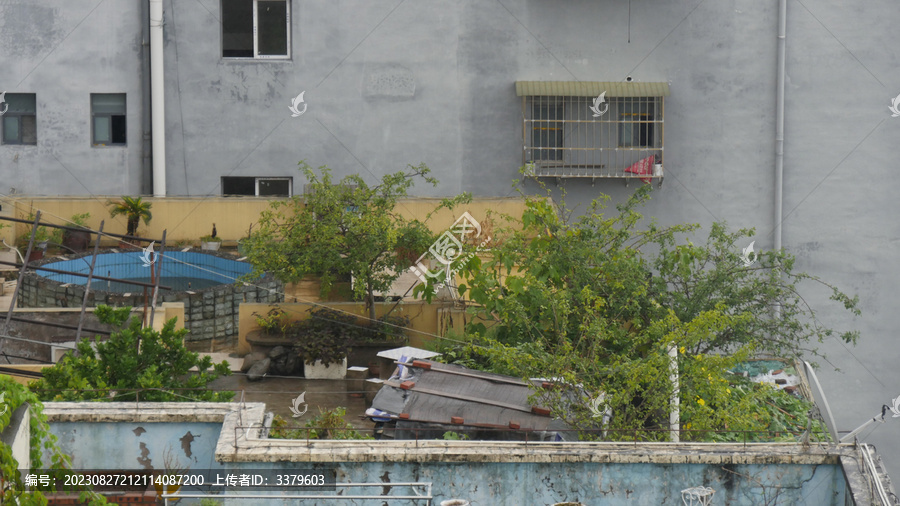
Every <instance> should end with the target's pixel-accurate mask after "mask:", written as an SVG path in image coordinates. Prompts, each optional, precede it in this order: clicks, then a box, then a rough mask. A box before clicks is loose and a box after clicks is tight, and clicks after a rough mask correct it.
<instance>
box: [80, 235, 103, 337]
mask: <svg viewBox="0 0 900 506" xmlns="http://www.w3.org/2000/svg"><path fill="white" fill-rule="evenodd" d="M104 223H105V221H101V222H100V228H99V229H98V230H97V242H95V243H94V255H93V256H92V257H91V269H90V270H89V271H88V278H87V282H86V283H85V284H84V297H82V299H81V314H80V315H79V316H78V330H76V331H75V342H76V343H77V342H78V341H79V340H80V339H81V328H82V326H83V325H84V312H85V310H86V309H87V301H88V294H90V292H91V280H92V279H93V278H94V266H95V265H96V264H97V252H99V251H100V237H102V236H103V224H104Z"/></svg>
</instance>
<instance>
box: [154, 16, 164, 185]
mask: <svg viewBox="0 0 900 506" xmlns="http://www.w3.org/2000/svg"><path fill="white" fill-rule="evenodd" d="M150 102H151V106H150V107H151V112H150V114H151V122H152V128H151V132H152V138H153V196H154V197H165V196H166V109H165V107H166V102H165V78H164V74H163V0H150Z"/></svg>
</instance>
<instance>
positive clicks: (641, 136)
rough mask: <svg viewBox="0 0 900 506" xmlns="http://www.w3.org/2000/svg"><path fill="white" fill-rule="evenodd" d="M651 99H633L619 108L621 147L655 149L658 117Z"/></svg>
mask: <svg viewBox="0 0 900 506" xmlns="http://www.w3.org/2000/svg"><path fill="white" fill-rule="evenodd" d="M651 100H652V99H649V98H638V99H631V100H629V101H625V102H622V103H621V104H620V106H619V111H620V112H619V146H620V147H634V146H638V147H645V148H650V147H653V144H654V142H655V138H654V136H653V126H654V123H655V122H656V115H655V114H653V111H654V109H655V107H654V106H655V105H656V104H655V103H654V102H651Z"/></svg>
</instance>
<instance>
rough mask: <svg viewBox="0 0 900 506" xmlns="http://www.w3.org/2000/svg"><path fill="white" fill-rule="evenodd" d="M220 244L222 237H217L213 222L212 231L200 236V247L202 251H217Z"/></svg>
mask: <svg viewBox="0 0 900 506" xmlns="http://www.w3.org/2000/svg"><path fill="white" fill-rule="evenodd" d="M221 245H222V238H221V237H219V234H218V232H216V224H215V223H213V228H212V233H211V234H210V235H204V236H203V237H201V238H200V249H202V250H204V251H219V247H220V246H221Z"/></svg>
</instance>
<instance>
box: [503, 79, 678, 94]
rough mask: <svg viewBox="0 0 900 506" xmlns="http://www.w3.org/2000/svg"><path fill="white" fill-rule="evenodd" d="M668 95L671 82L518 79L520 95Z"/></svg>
mask: <svg viewBox="0 0 900 506" xmlns="http://www.w3.org/2000/svg"><path fill="white" fill-rule="evenodd" d="M604 91H605V92H606V96H607V97H668V96H669V83H638V82H630V83H620V82H603V81H516V96H519V97H596V96H597V95H599V94H601V93H603V92H604Z"/></svg>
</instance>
